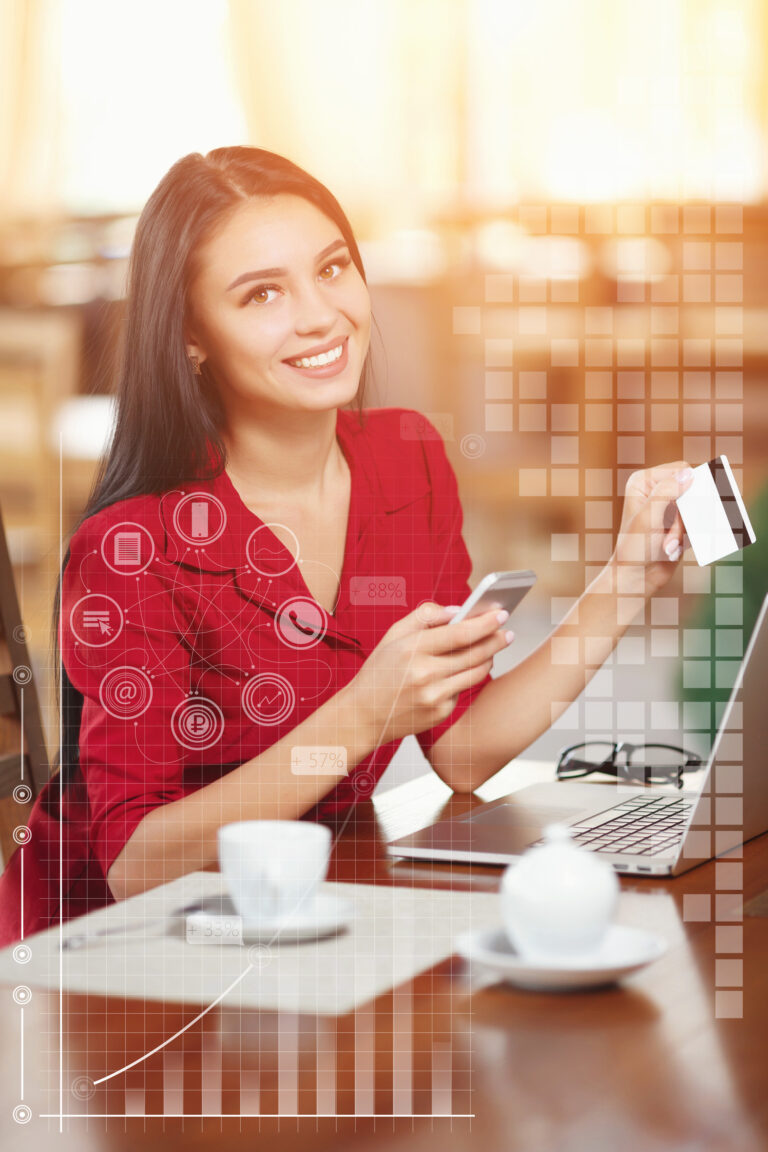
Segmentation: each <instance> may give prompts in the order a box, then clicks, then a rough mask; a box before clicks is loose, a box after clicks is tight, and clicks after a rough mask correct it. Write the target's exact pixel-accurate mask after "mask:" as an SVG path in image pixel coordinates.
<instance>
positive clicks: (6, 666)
mask: <svg viewBox="0 0 768 1152" xmlns="http://www.w3.org/2000/svg"><path fill="white" fill-rule="evenodd" d="M48 777H49V761H48V753H47V750H46V747H45V739H44V736H43V728H42V723H41V717H40V702H39V699H38V695H37V687H36V685H35V677H34V673H33V671H32V664H31V662H30V658H29V650H28V648H27V640H26V632H25V629H24V625H23V624H22V621H21V614H20V612H19V601H18V598H17V596H16V586H15V583H14V579H13V569H12V567H11V561H10V557H9V555H8V546H7V542H6V538H5V529H4V526H3V519H2V514H0V850H1V851H2V858H3V861H6V860H8V859H9V857H10V855H11V853H12V852H13V850H14V848H15V847H16V844H17V843H20V841H18V840H16V839H14V829H17V828H20V827H22V828H23V827H24V825H25V823H26V819H27V815H28V813H29V810H30V809H31V807H32V801H33V800H34V798H35V796H37V794H38V792H39V791H40V790H41V788H42V787H43V785H44V784H45V783H46V781H47V780H48Z"/></svg>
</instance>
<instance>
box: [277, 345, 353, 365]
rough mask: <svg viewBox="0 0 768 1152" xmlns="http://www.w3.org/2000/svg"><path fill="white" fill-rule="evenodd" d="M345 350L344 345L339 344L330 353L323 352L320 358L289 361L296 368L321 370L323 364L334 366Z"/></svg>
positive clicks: (311, 357)
mask: <svg viewBox="0 0 768 1152" xmlns="http://www.w3.org/2000/svg"><path fill="white" fill-rule="evenodd" d="M343 350H344V345H343V344H339V346H338V347H337V348H332V349H331V351H330V352H322V353H321V354H320V355H319V356H310V357H306V356H305V357H303V358H302V359H301V360H289V361H288V363H289V364H293V365H295V367H296V368H320V367H322V365H323V364H333V362H334V360H338V359H339V357H340V356H341V353H342V351H343Z"/></svg>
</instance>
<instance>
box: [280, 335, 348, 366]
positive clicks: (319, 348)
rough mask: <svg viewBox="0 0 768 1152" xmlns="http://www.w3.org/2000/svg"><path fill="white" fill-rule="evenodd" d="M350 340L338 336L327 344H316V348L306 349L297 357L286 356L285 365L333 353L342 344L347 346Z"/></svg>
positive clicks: (346, 337)
mask: <svg viewBox="0 0 768 1152" xmlns="http://www.w3.org/2000/svg"><path fill="white" fill-rule="evenodd" d="M348 339H349V337H348V336H342V337H339V336H337V337H336V339H335V340H330V341H329V342H328V343H327V344H315V346H314V348H305V349H304V351H303V352H299V353H298V354H297V355H296V356H286V358H285V360H284V363H285V364H290V363H291V361H292V360H308V359H309V358H310V357H311V356H322V354H323V353H324V352H332V351H333V349H334V348H338V346H339V345H340V344H345V343H346V341H347V340H348ZM342 355H343V352H342ZM291 367H293V365H291Z"/></svg>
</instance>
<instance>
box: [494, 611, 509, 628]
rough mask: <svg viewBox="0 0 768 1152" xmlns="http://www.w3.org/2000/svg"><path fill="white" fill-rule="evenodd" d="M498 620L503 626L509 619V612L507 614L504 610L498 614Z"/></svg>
mask: <svg viewBox="0 0 768 1152" xmlns="http://www.w3.org/2000/svg"><path fill="white" fill-rule="evenodd" d="M496 619H497V620H498V622H499V624H503V623H504V621H505V620H507V619H509V612H507V610H506V608H502V610H501V612H497V613H496Z"/></svg>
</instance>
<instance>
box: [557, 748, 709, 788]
mask: <svg viewBox="0 0 768 1152" xmlns="http://www.w3.org/2000/svg"><path fill="white" fill-rule="evenodd" d="M701 763H702V760H701V756H697V754H696V753H695V752H686V750H685V748H677V747H675V745H674V744H630V743H629V742H628V741H627V740H622V741H620V742H618V743H617V742H609V741H607V740H605V741H601V740H592V741H589V742H588V743H586V744H572V745H571V747H570V748H563V750H562V752H561V753H560V759H559V761H558V764H557V778H558V780H574V779H577V778H578V777H579V776H589V775H590V773H591V772H604V773H605V774H606V775H608V776H615V777H616V778H617V779H619V780H624V781H626V782H627V783H630V784H676V785H677V787H678V788H682V786H683V772H692V771H694V770H695V769H696V768H699V767H701Z"/></svg>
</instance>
